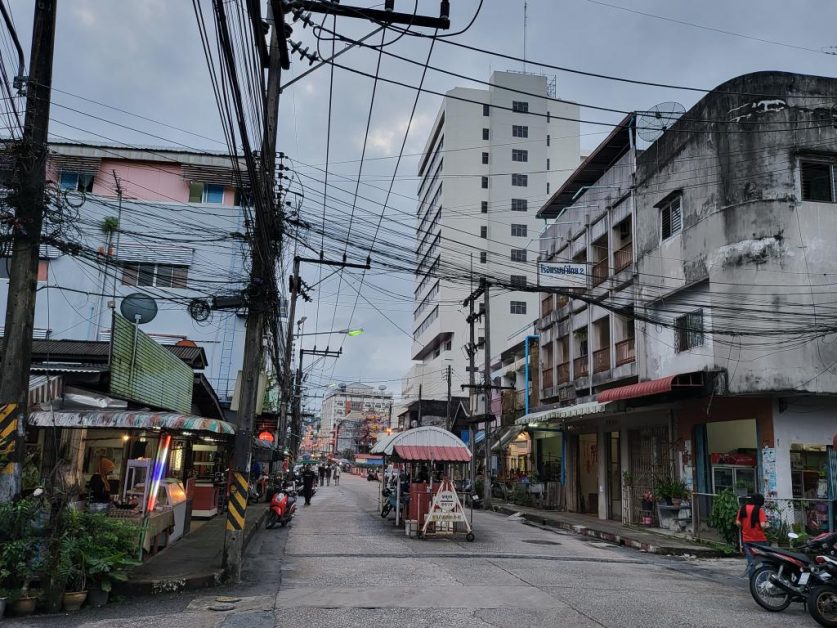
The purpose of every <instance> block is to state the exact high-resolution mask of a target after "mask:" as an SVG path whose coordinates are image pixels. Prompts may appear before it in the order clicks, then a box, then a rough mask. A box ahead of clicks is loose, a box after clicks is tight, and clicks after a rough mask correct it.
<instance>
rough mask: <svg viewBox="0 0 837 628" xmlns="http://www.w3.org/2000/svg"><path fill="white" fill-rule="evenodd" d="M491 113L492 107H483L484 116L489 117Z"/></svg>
mask: <svg viewBox="0 0 837 628" xmlns="http://www.w3.org/2000/svg"><path fill="white" fill-rule="evenodd" d="M490 113H491V107H490V106H488V105H483V106H482V115H484V116H487V115H489V114H490Z"/></svg>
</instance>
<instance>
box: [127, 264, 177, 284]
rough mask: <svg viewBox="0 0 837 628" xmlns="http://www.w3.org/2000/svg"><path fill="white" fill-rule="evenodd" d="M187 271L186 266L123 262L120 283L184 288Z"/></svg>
mask: <svg viewBox="0 0 837 628" xmlns="http://www.w3.org/2000/svg"><path fill="white" fill-rule="evenodd" d="M188 272H189V268H188V267H187V266H174V265H172V264H151V263H147V262H142V263H129V264H125V268H124V269H123V270H122V284H123V285H126V286H149V287H154V288H185V287H186V278H187V275H188Z"/></svg>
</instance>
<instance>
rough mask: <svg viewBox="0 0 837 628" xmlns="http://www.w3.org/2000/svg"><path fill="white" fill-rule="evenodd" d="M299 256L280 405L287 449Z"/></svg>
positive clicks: (282, 443) (281, 436)
mask: <svg viewBox="0 0 837 628" xmlns="http://www.w3.org/2000/svg"><path fill="white" fill-rule="evenodd" d="M299 259H300V258H299V256H296V257H294V268H293V274H292V275H291V277H290V279H289V281H290V292H291V302H290V304H289V305H288V334H287V337H286V338H285V362H284V372H283V374H282V399H281V401H280V404H279V444H280V446H282V447H285V445H286V443H287V438H288V405H289V403H290V402H291V391H292V390H293V387H292V386H291V356H292V355H293V354H292V351H293V343H294V336H293V333H294V325H293V323H294V320H295V319H294V317H295V316H296V298H297V296H298V295H299V290H300V288H301V287H302V285H301V283H302V282H301V280H300V277H299Z"/></svg>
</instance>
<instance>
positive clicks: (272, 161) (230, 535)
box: [215, 0, 288, 582]
mask: <svg viewBox="0 0 837 628" xmlns="http://www.w3.org/2000/svg"><path fill="white" fill-rule="evenodd" d="M276 5H279V6H280V10H279V11H278V12H275V13H274V15H273V18H274V21H273V28H272V29H271V34H270V53H269V64H268V76H267V84H268V89H269V90H272V92H269V93H268V95H267V102H266V103H265V124H264V135H263V137H262V166H261V177H260V178H259V179H258V180H255V181H251V184H252V185H253V186H254V187H255V190H254V192H255V194H257V195H262V198H261V199H257V200H256V211H255V212H254V214H255V220H254V225H253V242H252V252H253V254H252V265H251V270H250V286H249V287H250V290H249V291H248V292H249V295H250V298H249V303H248V310H247V323H246V328H245V329H246V331H245V336H244V360H243V364H242V369H241V386H240V387H239V395H240V397H239V405H238V419H237V423H238V425H237V429H236V434H235V449H234V453H233V467H234V473H233V477H232V481H231V483H230V495H229V499H228V501H227V505H228V508H227V524H226V532H225V535H224V553H223V564H224V577H225V579H226V580H227V581H232V582H239V581H240V580H241V558H242V554H243V551H244V531H245V527H246V523H245V522H246V515H247V496H248V494H249V475H250V456H251V453H252V447H253V442H252V441H253V420H254V418H255V415H256V408H257V406H258V391H259V375H260V372H261V368H262V337H263V334H264V329H265V320H266V312H265V304H266V303H267V302H268V299H266V298H265V288H268V289H269V286H270V284H271V282H270V281H268V278H270V277H273V273H274V268H273V264H274V256H273V255H272V253H271V251H272V247H270V246H269V244H268V243H269V237H265V233H266V232H269V230H270V225H271V224H272V221H273V219H274V216H272V215H269V214H268V215H265V214H266V213H267V212H272V211H273V209H274V207H275V203H274V198H273V188H274V180H275V174H276V129H277V126H278V118H279V79H280V76H281V72H282V68H283V67H285V68H287V67H288V57H287V47H286V46H287V44H286V42H285V33H284V28H285V20H284V16H283V13H282V11H281V3H273V6H274V10H275V7H276ZM215 6H216V10H218V11H219V12H221V15H222V16H223V11H224V8H223V3H222V2H220V1H219V0H215ZM257 17H258V18H259V22H260V21H261V18H260V16H257ZM223 19H224V20H226V18H225V17H223ZM280 29H282V32H281V33H280V32H279V31H280ZM257 43H261V42H257ZM283 50H284V54H282V53H283ZM228 62H229V61H228ZM242 134H243V132H242ZM265 206H266V207H267V212H265ZM260 245H261V246H260Z"/></svg>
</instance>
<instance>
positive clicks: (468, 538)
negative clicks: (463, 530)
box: [465, 532, 477, 543]
mask: <svg viewBox="0 0 837 628" xmlns="http://www.w3.org/2000/svg"><path fill="white" fill-rule="evenodd" d="M475 538H477V537H475V536H474V533H473V532H469V533H468V534H466V535H465V540H466V541H468V543H473V542H474V539H475Z"/></svg>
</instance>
